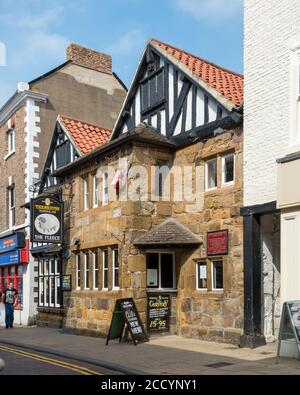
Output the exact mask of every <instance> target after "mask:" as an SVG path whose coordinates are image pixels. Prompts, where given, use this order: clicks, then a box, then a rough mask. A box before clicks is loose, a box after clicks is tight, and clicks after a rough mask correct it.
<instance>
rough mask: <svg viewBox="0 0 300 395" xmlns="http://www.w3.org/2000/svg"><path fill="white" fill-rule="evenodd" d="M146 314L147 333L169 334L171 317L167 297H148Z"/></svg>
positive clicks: (169, 300)
mask: <svg viewBox="0 0 300 395" xmlns="http://www.w3.org/2000/svg"><path fill="white" fill-rule="evenodd" d="M147 312H148V317H147V324H148V330H149V332H169V330H170V315H171V298H170V296H169V295H149V296H148V309H147Z"/></svg>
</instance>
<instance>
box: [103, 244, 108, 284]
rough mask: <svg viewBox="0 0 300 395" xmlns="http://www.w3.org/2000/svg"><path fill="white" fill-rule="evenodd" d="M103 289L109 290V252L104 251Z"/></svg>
mask: <svg viewBox="0 0 300 395" xmlns="http://www.w3.org/2000/svg"><path fill="white" fill-rule="evenodd" d="M102 270H103V273H102V289H104V290H108V250H107V249H105V250H103V251H102Z"/></svg>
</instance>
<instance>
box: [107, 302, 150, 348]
mask: <svg viewBox="0 0 300 395" xmlns="http://www.w3.org/2000/svg"><path fill="white" fill-rule="evenodd" d="M125 325H127V328H128V330H129V332H130V334H131V337H132V340H133V343H134V345H135V346H136V345H137V344H138V343H143V342H146V341H148V340H149V339H148V336H147V334H146V331H145V328H144V325H143V323H142V321H141V318H140V315H139V313H138V311H137V308H136V305H135V303H134V300H133V299H132V298H130V299H118V300H117V302H116V306H115V310H114V314H113V317H112V321H111V325H110V329H109V333H108V336H107V341H106V345H108V343H109V341H110V340H114V339H119V341H121V340H122V336H123V332H124V328H125Z"/></svg>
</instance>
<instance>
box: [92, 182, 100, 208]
mask: <svg viewBox="0 0 300 395" xmlns="http://www.w3.org/2000/svg"><path fill="white" fill-rule="evenodd" d="M98 206H99V178H98V177H97V176H94V177H93V207H94V208H96V207H98Z"/></svg>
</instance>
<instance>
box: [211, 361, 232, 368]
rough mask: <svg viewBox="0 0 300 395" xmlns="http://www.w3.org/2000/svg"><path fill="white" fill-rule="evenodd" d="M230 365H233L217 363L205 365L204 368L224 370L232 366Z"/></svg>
mask: <svg viewBox="0 0 300 395" xmlns="http://www.w3.org/2000/svg"><path fill="white" fill-rule="evenodd" d="M232 365H233V363H229V362H217V363H212V364H210V365H206V367H207V368H214V369H219V368H225V367H226V366H232Z"/></svg>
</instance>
